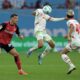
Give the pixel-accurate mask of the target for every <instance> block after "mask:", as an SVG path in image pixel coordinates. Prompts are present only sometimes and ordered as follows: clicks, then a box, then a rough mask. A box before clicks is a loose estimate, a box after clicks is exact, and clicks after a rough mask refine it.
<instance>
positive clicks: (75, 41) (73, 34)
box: [61, 10, 80, 74]
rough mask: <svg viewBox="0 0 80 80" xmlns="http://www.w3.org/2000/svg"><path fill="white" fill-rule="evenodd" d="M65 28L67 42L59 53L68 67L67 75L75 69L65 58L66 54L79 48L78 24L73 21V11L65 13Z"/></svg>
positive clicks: (79, 30)
mask: <svg viewBox="0 0 80 80" xmlns="http://www.w3.org/2000/svg"><path fill="white" fill-rule="evenodd" d="M67 26H68V28H69V30H68V34H67V36H66V38H67V39H68V41H69V42H68V44H67V45H66V47H65V48H64V49H63V50H62V51H61V57H62V59H63V61H64V62H66V63H67V64H68V65H69V67H70V68H69V71H68V73H67V74H70V73H71V72H72V71H74V70H75V69H76V68H75V65H74V64H73V63H72V62H71V60H70V58H69V57H68V56H67V53H68V52H70V51H71V50H72V49H77V48H79V47H80V24H79V22H78V21H77V20H75V19H74V11H73V10H68V12H67Z"/></svg>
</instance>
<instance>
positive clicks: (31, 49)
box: [30, 46, 38, 52]
mask: <svg viewBox="0 0 80 80" xmlns="http://www.w3.org/2000/svg"><path fill="white" fill-rule="evenodd" d="M37 49H38V46H34V47H32V48H30V51H32V52H33V51H35V50H37Z"/></svg>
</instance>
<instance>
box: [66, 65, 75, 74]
mask: <svg viewBox="0 0 80 80" xmlns="http://www.w3.org/2000/svg"><path fill="white" fill-rule="evenodd" d="M74 70H76V67H75V66H73V67H70V69H69V71H68V73H67V74H71V73H72V72H73V71H74Z"/></svg>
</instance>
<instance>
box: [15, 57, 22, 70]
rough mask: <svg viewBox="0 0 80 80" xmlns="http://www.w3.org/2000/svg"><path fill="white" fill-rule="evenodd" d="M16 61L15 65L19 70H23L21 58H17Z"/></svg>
mask: <svg viewBox="0 0 80 80" xmlns="http://www.w3.org/2000/svg"><path fill="white" fill-rule="evenodd" d="M14 60H15V63H16V65H17V68H18V70H20V69H22V67H21V61H20V58H19V56H15V57H14Z"/></svg>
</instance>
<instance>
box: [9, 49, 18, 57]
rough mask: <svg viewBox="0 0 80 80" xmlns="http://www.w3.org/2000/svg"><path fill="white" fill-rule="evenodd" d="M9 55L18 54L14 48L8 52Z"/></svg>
mask: <svg viewBox="0 0 80 80" xmlns="http://www.w3.org/2000/svg"><path fill="white" fill-rule="evenodd" d="M9 53H10V54H11V55H12V56H19V53H18V52H17V51H16V49H15V48H13V49H11V50H10V51H9Z"/></svg>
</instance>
